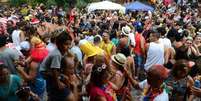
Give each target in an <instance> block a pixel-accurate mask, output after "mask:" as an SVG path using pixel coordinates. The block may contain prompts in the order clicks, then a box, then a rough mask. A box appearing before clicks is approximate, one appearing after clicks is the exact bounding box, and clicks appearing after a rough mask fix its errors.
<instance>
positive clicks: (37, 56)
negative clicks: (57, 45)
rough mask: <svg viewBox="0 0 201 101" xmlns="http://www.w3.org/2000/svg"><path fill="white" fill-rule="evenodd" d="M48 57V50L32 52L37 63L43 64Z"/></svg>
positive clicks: (34, 50) (38, 49) (39, 49)
mask: <svg viewBox="0 0 201 101" xmlns="http://www.w3.org/2000/svg"><path fill="white" fill-rule="evenodd" d="M47 55H48V50H47V49H46V48H33V49H32V50H31V58H32V60H33V61H35V62H42V61H43V59H44V58H45V57H46V56H47Z"/></svg>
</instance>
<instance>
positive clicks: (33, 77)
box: [17, 36, 48, 100]
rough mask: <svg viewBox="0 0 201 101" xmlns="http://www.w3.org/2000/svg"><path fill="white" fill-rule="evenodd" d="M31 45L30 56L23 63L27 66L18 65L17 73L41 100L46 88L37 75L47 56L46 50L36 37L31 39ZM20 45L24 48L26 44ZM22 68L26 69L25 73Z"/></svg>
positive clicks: (40, 77) (42, 79)
mask: <svg viewBox="0 0 201 101" xmlns="http://www.w3.org/2000/svg"><path fill="white" fill-rule="evenodd" d="M31 44H32V46H33V47H32V48H31V49H30V56H29V57H28V58H27V59H26V61H25V62H26V64H27V65H29V66H28V67H24V66H22V65H19V66H18V67H17V71H18V73H19V75H21V76H22V78H23V79H24V81H26V82H28V85H29V86H30V88H31V90H32V91H33V92H34V93H35V94H37V95H38V96H39V97H40V98H41V100H43V99H44V92H45V88H46V86H45V80H44V78H42V76H41V75H40V73H39V65H40V63H41V62H42V61H43V59H44V58H45V57H46V56H47V55H48V50H47V49H46V48H45V46H44V43H43V42H42V40H40V39H39V38H38V37H35V36H34V37H32V39H31ZM21 45H22V46H24V47H22V48H25V46H26V43H22V44H21ZM24 68H27V71H25V70H24ZM27 72H28V73H27Z"/></svg>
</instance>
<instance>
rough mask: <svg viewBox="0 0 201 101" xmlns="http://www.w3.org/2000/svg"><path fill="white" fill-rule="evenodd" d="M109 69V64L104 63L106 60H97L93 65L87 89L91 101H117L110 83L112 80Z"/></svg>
mask: <svg viewBox="0 0 201 101" xmlns="http://www.w3.org/2000/svg"><path fill="white" fill-rule="evenodd" d="M100 61H102V62H100ZM109 68H110V67H109V66H108V65H107V63H106V62H104V58H103V59H101V60H97V61H96V63H95V64H94V65H93V69H92V72H91V79H90V83H89V85H88V87H87V88H88V89H87V91H88V94H89V97H90V101H115V99H114V98H113V97H112V96H113V95H112V93H111V92H110V90H111V86H110V84H109V82H108V81H109V79H110V75H109Z"/></svg>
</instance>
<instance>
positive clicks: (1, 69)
mask: <svg viewBox="0 0 201 101" xmlns="http://www.w3.org/2000/svg"><path fill="white" fill-rule="evenodd" d="M0 78H1V79H0V100H1V101H19V98H18V97H17V95H16V94H15V92H16V91H17V89H18V88H19V87H20V86H21V83H22V82H21V78H20V77H19V76H17V75H13V74H10V72H9V70H8V67H7V66H5V65H4V64H3V63H1V64H0Z"/></svg>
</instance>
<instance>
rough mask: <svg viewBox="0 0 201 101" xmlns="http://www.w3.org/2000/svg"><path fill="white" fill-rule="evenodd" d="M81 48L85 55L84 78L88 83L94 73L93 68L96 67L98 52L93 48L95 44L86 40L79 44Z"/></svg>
mask: <svg viewBox="0 0 201 101" xmlns="http://www.w3.org/2000/svg"><path fill="white" fill-rule="evenodd" d="M79 47H80V49H81V51H82V53H83V54H84V59H83V66H84V70H83V72H84V76H85V77H84V78H85V80H86V81H89V79H90V74H91V71H92V67H93V65H94V59H95V57H96V55H97V50H96V48H95V47H94V46H93V44H92V43H91V42H89V41H87V40H86V39H82V40H80V42H79Z"/></svg>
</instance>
